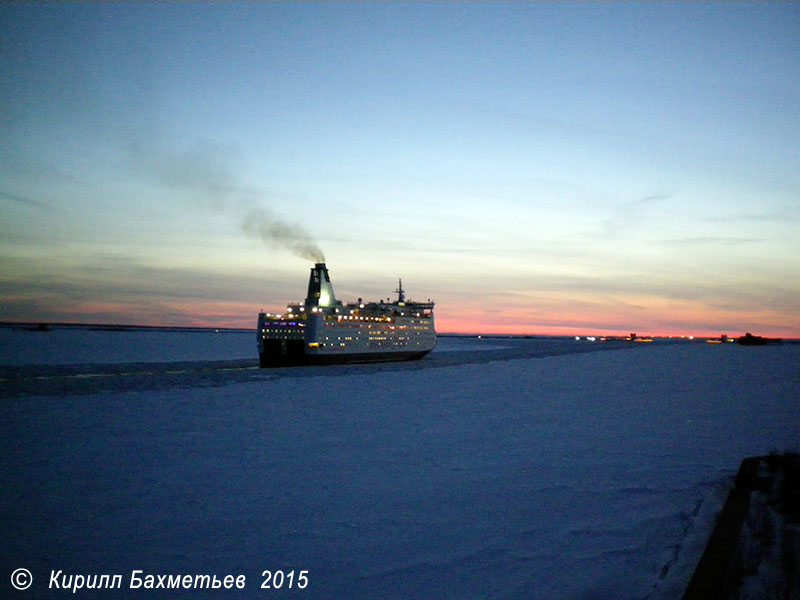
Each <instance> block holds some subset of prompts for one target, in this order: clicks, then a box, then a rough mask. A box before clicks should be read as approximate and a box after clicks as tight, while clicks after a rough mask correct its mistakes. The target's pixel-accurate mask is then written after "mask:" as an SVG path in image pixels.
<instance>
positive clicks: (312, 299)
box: [306, 263, 336, 308]
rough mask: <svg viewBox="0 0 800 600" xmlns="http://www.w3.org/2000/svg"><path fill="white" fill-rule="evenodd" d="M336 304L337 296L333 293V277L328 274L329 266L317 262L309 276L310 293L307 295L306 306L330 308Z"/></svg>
mask: <svg viewBox="0 0 800 600" xmlns="http://www.w3.org/2000/svg"><path fill="white" fill-rule="evenodd" d="M335 305H336V297H335V296H334V295H333V286H332V285H331V278H330V276H329V275H328V267H326V266H325V263H316V264H315V265H314V267H313V268H312V269H311V275H310V276H309V278H308V294H307V295H306V307H307V308H311V307H314V306H319V307H320V308H328V307H330V306H335Z"/></svg>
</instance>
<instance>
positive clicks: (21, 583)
mask: <svg viewBox="0 0 800 600" xmlns="http://www.w3.org/2000/svg"><path fill="white" fill-rule="evenodd" d="M32 583H33V575H31V572H30V571H28V569H17V570H16V571H14V572H13V573H12V574H11V585H13V586H14V587H15V588H17V589H18V590H27V589H28V588H29V587H31V584H32Z"/></svg>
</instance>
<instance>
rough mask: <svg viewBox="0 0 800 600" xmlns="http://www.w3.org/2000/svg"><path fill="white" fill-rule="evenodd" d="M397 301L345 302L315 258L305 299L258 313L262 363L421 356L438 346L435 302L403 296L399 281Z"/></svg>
mask: <svg viewBox="0 0 800 600" xmlns="http://www.w3.org/2000/svg"><path fill="white" fill-rule="evenodd" d="M395 293H397V299H396V300H395V301H393V302H392V301H390V300H389V299H387V300H385V301H384V300H379V301H377V302H364V301H362V299H361V298H359V299H358V300H357V301H356V302H352V303H348V304H343V303H342V302H341V301H340V300H337V299H336V296H335V294H334V292H333V285H332V284H331V279H330V274H329V273H328V268H327V266H326V265H325V263H315V264H314V267H313V268H312V269H311V274H310V275H309V278H308V293H307V294H306V299H305V301H304V302H302V303H301V302H296V303H289V304H287V305H286V310H285V311H284V312H283V313H280V314H273V313H265V312H263V311H262V312H260V313H259V314H258V357H259V365H260V366H261V367H276V366H287V365H302V364H329V363H352V362H381V361H398V360H414V359H420V358H422V357H423V356H425V355H426V354H428V352H430V351H431V350H433V348H434V346H436V331H435V329H434V319H433V307H434V303H433V302H432V301H430V300H428V301H427V302H413V301H410V300H406V297H405V291H404V290H403V280H402V279H400V280H399V281H398V286H397V289H396V290H395Z"/></svg>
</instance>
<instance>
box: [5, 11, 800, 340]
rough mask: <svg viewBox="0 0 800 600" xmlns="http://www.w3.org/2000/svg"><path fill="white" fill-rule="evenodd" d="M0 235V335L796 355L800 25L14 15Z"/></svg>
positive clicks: (773, 20)
mask: <svg viewBox="0 0 800 600" xmlns="http://www.w3.org/2000/svg"><path fill="white" fill-rule="evenodd" d="M0 215H2V216H1V217H0V321H56V322H75V323H120V324H123V323H124V324H150V325H208V326H235V327H255V324H256V314H257V312H258V310H259V309H262V308H263V309H265V310H280V309H282V308H283V307H284V306H285V305H286V302H287V301H290V300H299V299H302V297H303V296H304V295H305V290H306V284H307V279H308V269H309V267H311V266H312V264H313V260H314V259H313V254H314V252H315V250H314V247H315V246H316V247H318V248H319V250H320V251H321V252H323V253H324V257H325V259H326V262H327V265H328V267H329V269H330V273H331V277H332V281H333V285H334V288H335V291H336V294H337V297H338V298H339V299H342V300H344V301H353V300H355V299H356V298H357V297H363V298H364V299H378V298H381V297H383V298H386V297H389V296H393V294H392V290H394V289H395V287H396V286H397V279H398V277H402V278H403V285H404V287H405V288H406V291H407V294H408V296H409V297H411V298H412V299H417V300H427V299H428V298H431V299H433V300H435V301H436V303H437V305H436V319H437V330H438V331H440V332H476V333H477V332H481V333H551V334H592V333H616V332H624V333H627V332H631V331H636V332H638V333H640V334H695V335H719V334H722V333H727V334H730V335H734V334H735V335H740V334H742V333H744V332H745V331H752V332H753V333H756V334H761V335H774V336H782V337H800V3H797V2H791V3H790V2H781V3H753V4H750V3H721V4H716V3H705V2H698V3H684V2H680V3H644V2H642V3H627V2H625V3H623V2H614V3H601V2H579V3H575V4H571V3H550V2H548V3H524V2H518V3H511V4H502V3H485V4H484V3H475V2H470V3H464V4H462V3H454V2H443V3H419V4H416V3H413V4H404V3H366V2H365V3H352V4H350V3H348V4H337V3H322V4H305V3H303V4H299V3H261V2H252V3H250V2H245V3H235V4H234V3H230V4H229V3H222V2H219V3H217V2H215V3H201V4H186V3H155V4H149V3H148V4H122V3H110V2H109V3H101V4H84V3H80V4H73V3H57V4H45V3H27V2H26V3H20V4H11V3H2V4H0Z"/></svg>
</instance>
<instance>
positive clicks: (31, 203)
mask: <svg viewBox="0 0 800 600" xmlns="http://www.w3.org/2000/svg"><path fill="white" fill-rule="evenodd" d="M0 199H3V200H10V201H12V202H16V203H17V204H21V205H23V206H28V207H31V208H36V209H39V210H48V211H49V210H53V208H52V207H51V206H50V205H49V204H45V203H44V202H41V201H39V200H34V199H33V198H28V197H26V196H20V195H18V194H12V193H11V192H6V191H4V190H0Z"/></svg>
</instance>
